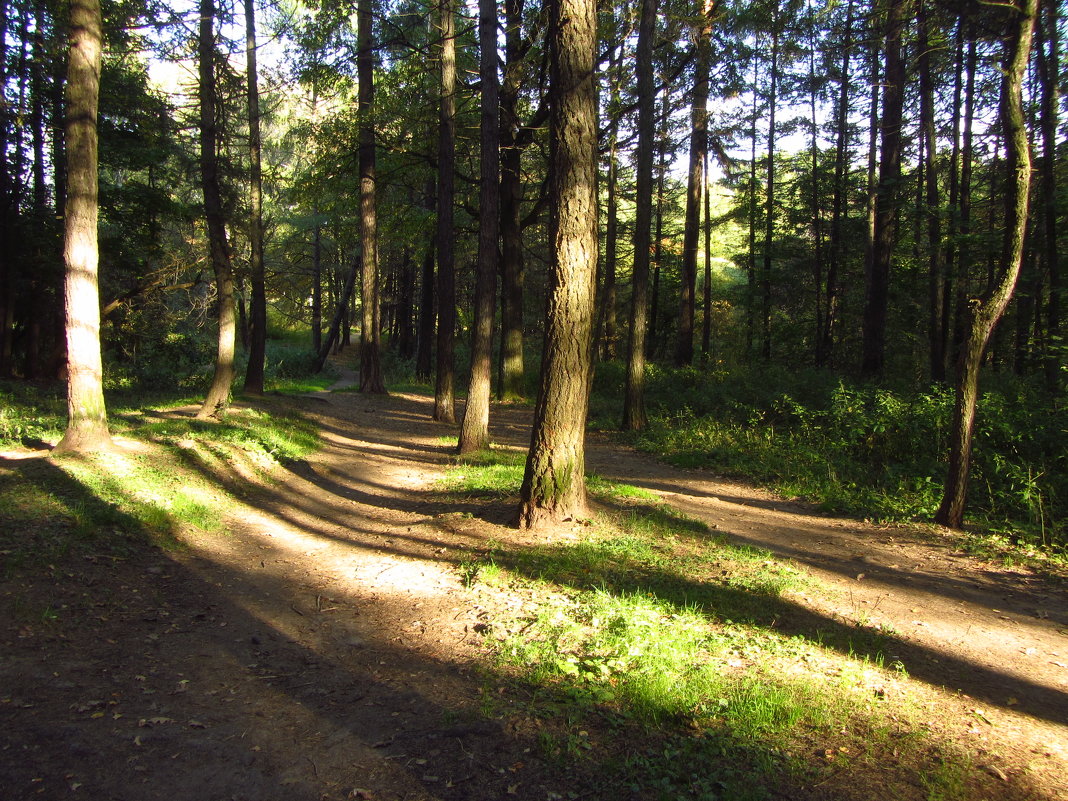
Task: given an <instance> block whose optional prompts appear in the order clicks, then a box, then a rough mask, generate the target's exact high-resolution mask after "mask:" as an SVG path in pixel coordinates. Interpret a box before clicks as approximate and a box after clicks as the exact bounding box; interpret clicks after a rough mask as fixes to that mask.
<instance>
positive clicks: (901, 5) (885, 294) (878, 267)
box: [860, 0, 913, 376]
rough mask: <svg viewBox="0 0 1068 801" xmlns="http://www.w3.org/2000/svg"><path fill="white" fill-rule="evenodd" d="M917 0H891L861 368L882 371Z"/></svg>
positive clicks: (888, 12) (888, 11) (866, 280)
mask: <svg viewBox="0 0 1068 801" xmlns="http://www.w3.org/2000/svg"><path fill="white" fill-rule="evenodd" d="M912 5H913V4H912V0H888V3H887V6H888V7H887V9H886V44H885V70H884V78H883V109H882V119H881V120H880V131H879V134H880V140H881V148H880V153H879V184H878V187H877V188H876V193H875V230H874V235H873V242H872V258H871V263H870V268H869V270H868V271H867V275H865V294H864V326H863V331H864V339H863V344H862V349H863V355H862V361H861V366H860V367H861V372H862V373H864V374H865V375H869V376H875V375H881V374H882V372H883V367H884V366H885V364H886V323H887V313H888V310H889V302H890V262H891V260H892V258H893V253H894V245H895V244H896V242H897V225H898V216H899V208H900V204H901V191H900V184H901V144H902V137H901V120H902V112H903V109H904V100H905V79H906V71H905V60H904V58H903V56H902V41H901V40H902V34H903V32H904V27H905V20H906V19H908V18H909V16H910V14H911V13H912Z"/></svg>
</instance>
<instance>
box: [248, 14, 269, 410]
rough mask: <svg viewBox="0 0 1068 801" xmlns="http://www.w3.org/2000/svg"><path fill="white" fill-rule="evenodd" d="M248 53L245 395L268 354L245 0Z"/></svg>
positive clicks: (255, 94)
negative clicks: (248, 290) (249, 295)
mask: <svg viewBox="0 0 1068 801" xmlns="http://www.w3.org/2000/svg"><path fill="white" fill-rule="evenodd" d="M245 52H246V58H247V64H248V67H247V71H248V153H249V221H248V222H249V225H248V239H249V251H250V253H249V279H250V281H251V283H252V299H251V302H250V307H251V308H250V315H249V318H250V322H251V325H250V326H249V349H248V367H247V368H246V369H245V392H251V393H253V394H255V395H262V394H263V367H264V361H265V359H266V351H267V288H266V286H265V285H264V275H263V181H262V169H261V166H260V86H259V75H258V72H257V68H256V10H255V4H254V0H245Z"/></svg>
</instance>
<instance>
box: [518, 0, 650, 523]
mask: <svg viewBox="0 0 1068 801" xmlns="http://www.w3.org/2000/svg"><path fill="white" fill-rule="evenodd" d="M646 2H649V3H651V0H646ZM550 13H551V15H552V16H551V22H550V34H549V47H550V54H551V55H550V59H551V61H550V70H551V73H550V75H551V77H550V92H551V101H550V102H551V119H550V137H549V142H550V148H551V166H550V169H551V170H552V185H551V190H550V191H551V198H550V208H551V209H552V215H551V221H550V243H551V251H550V253H551V272H550V286H549V303H548V319H547V320H546V331H545V355H544V357H543V360H542V369H541V387H540V389H539V392H538V402H537V405H536V407H535V410H534V430H533V433H532V435H531V444H530V452H529V454H528V456H527V465H526V471H525V474H524V477H523V486H522V490H521V505H520V511H519V519H520V524H521V525H522V526H523V527H525V528H534V527H537V526H539V525H540V524H543V523H552V522H557V521H564V520H574V519H576V518H581V517H585V516H586V515H587V514H588V512H587V506H586V477H585V453H584V450H585V428H586V412H587V407H588V399H589V377H590V369H591V361H592V360H591V356H592V344H593V324H594V307H595V294H596V289H597V280H596V274H597V103H596V87H595V86H594V81H595V78H594V72H595V70H594V68H595V51H596V47H597V4H596V2H595V0H551V5H550Z"/></svg>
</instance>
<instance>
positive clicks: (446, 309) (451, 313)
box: [434, 0, 456, 423]
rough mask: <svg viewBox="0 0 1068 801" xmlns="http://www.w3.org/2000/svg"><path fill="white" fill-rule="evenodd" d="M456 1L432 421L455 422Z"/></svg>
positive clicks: (444, 76)
mask: <svg viewBox="0 0 1068 801" xmlns="http://www.w3.org/2000/svg"><path fill="white" fill-rule="evenodd" d="M454 3H455V0H440V4H439V9H440V20H439V27H440V34H441V95H440V106H439V109H438V234H437V236H438V276H437V287H438V353H437V380H436V382H435V386H434V419H435V420H438V421H439V422H442V423H455V422H456V398H455V395H456V390H455V383H456V364H455V346H456V277H455V266H454V255H453V254H454V251H453V245H454V239H455V236H456V232H455V231H454V230H453V195H454V176H453V170H454V168H455V167H454V165H455V160H456V19H455V5H454Z"/></svg>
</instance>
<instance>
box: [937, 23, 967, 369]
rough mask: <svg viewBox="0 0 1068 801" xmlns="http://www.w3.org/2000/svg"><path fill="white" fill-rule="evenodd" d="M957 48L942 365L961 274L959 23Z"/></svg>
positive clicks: (961, 82)
mask: <svg viewBox="0 0 1068 801" xmlns="http://www.w3.org/2000/svg"><path fill="white" fill-rule="evenodd" d="M955 38H956V42H955V45H954V49H955V56H954V76H953V106H952V114H953V134H952V136H953V145H952V148H951V150H950V156H949V200H948V202H949V219H948V221H947V224H946V247H945V255H944V258H945V266H944V268H943V270H942V291H941V293H940V294H941V297H942V309H941V313H940V319H939V328H940V330H939V336H940V337H941V349H942V354H943V356H942V363H943V364H946V363H947V362H948V361H949V333H950V330H951V327H952V325H953V296H954V291H955V290H954V286H955V284H956V281H957V280H958V278H957V275H956V273H957V271H958V260H957V257H958V245H959V242H958V239H959V236H960V160H961V117H962V109H961V104H962V101H963V93H964V21H963V20H958V22H957V30H956V35H955Z"/></svg>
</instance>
